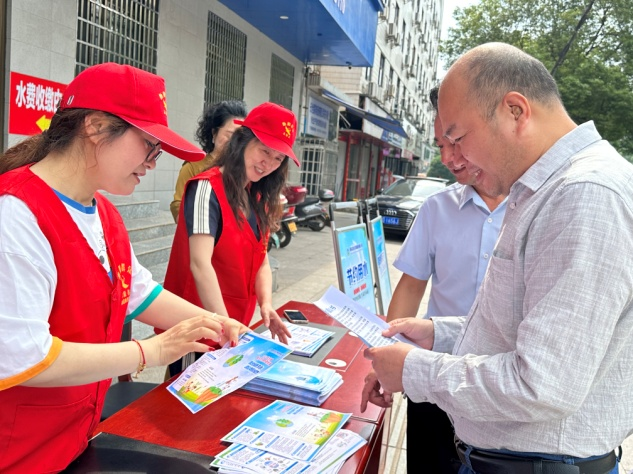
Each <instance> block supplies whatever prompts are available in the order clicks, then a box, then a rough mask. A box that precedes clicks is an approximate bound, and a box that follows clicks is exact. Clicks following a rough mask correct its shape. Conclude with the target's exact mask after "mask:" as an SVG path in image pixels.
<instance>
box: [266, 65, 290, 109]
mask: <svg viewBox="0 0 633 474" xmlns="http://www.w3.org/2000/svg"><path fill="white" fill-rule="evenodd" d="M294 85H295V68H294V67H292V65H291V64H289V63H287V62H286V61H284V60H283V59H281V58H280V57H279V56H277V55H276V54H273V57H272V63H271V67H270V101H271V102H274V103H275V104H279V105H283V106H284V107H285V108H287V109H289V110H292V96H293V94H294Z"/></svg>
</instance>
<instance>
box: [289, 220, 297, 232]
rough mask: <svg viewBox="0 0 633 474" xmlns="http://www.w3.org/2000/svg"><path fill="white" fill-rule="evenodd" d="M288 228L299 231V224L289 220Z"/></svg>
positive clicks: (291, 230)
mask: <svg viewBox="0 0 633 474" xmlns="http://www.w3.org/2000/svg"><path fill="white" fill-rule="evenodd" d="M288 229H290V232H297V224H295V223H294V222H288Z"/></svg>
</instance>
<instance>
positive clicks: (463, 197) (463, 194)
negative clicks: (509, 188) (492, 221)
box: [458, 184, 508, 214]
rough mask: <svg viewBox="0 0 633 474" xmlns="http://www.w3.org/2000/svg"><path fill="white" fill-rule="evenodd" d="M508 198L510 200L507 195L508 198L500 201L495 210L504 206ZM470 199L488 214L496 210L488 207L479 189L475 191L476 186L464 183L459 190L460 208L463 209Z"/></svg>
mask: <svg viewBox="0 0 633 474" xmlns="http://www.w3.org/2000/svg"><path fill="white" fill-rule="evenodd" d="M507 200H508V197H507V196H506V198H505V199H504V200H503V201H501V202H500V203H499V205H498V206H497V207H496V208H495V210H497V209H500V208H503V207H504V206H505V203H506V201H507ZM470 201H472V202H473V204H474V205H475V206H477V207H479V208H480V209H482V210H484V211H486V212H487V213H488V214H492V212H494V211H492V212H491V211H490V208H489V207H488V205H487V204H486V202H485V201H484V200H483V199H482V197H481V195H480V194H479V193H478V192H477V191H475V188H473V187H472V186H470V185H468V184H466V185H462V186H461V189H460V190H459V203H458V206H459V210H460V211H461V210H462V209H463V208H464V206H465V205H466V204H468V203H469V202H470Z"/></svg>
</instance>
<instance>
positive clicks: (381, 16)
mask: <svg viewBox="0 0 633 474" xmlns="http://www.w3.org/2000/svg"><path fill="white" fill-rule="evenodd" d="M378 19H379V20H381V21H387V20H389V7H385V9H384V10H383V11H381V12H380V13H378Z"/></svg>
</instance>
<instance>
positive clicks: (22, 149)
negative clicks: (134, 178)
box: [0, 109, 131, 174]
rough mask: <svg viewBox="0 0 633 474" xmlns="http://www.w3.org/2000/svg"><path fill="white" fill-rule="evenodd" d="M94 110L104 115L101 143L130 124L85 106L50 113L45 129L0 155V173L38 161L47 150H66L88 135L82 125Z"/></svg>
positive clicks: (46, 153) (110, 139) (50, 151)
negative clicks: (104, 123)
mask: <svg viewBox="0 0 633 474" xmlns="http://www.w3.org/2000/svg"><path fill="white" fill-rule="evenodd" d="M94 113H100V114H103V116H104V117H106V122H107V125H106V126H105V127H102V128H101V130H100V131H99V132H98V133H97V134H98V135H103V141H102V143H106V142H111V141H113V140H114V139H115V138H117V137H120V136H121V135H123V134H124V133H125V131H126V130H127V129H128V128H130V127H131V125H130V124H129V123H127V122H125V121H124V120H122V119H120V118H119V117H116V116H115V115H112V114H109V113H107V112H96V111H94V110H88V109H65V110H62V111H61V112H57V113H56V114H55V115H53V118H52V120H51V125H50V127H49V128H48V130H45V131H44V132H43V133H41V134H39V135H34V136H32V137H29V138H27V139H25V140H23V141H21V142H20V143H18V144H16V145H14V146H12V147H11V148H9V149H8V150H7V151H5V152H4V153H3V154H2V155H1V156H0V174H3V173H6V172H7V171H11V170H12V169H15V168H19V167H20V166H24V165H28V164H31V163H37V162H38V161H41V160H42V159H43V158H44V157H45V156H46V155H48V154H49V153H53V152H56V153H63V152H65V151H67V150H68V149H69V148H70V147H71V146H72V145H73V143H74V142H75V140H76V139H79V138H86V137H87V135H86V132H85V127H84V123H85V118H86V117H87V116H88V115H89V114H94Z"/></svg>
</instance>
